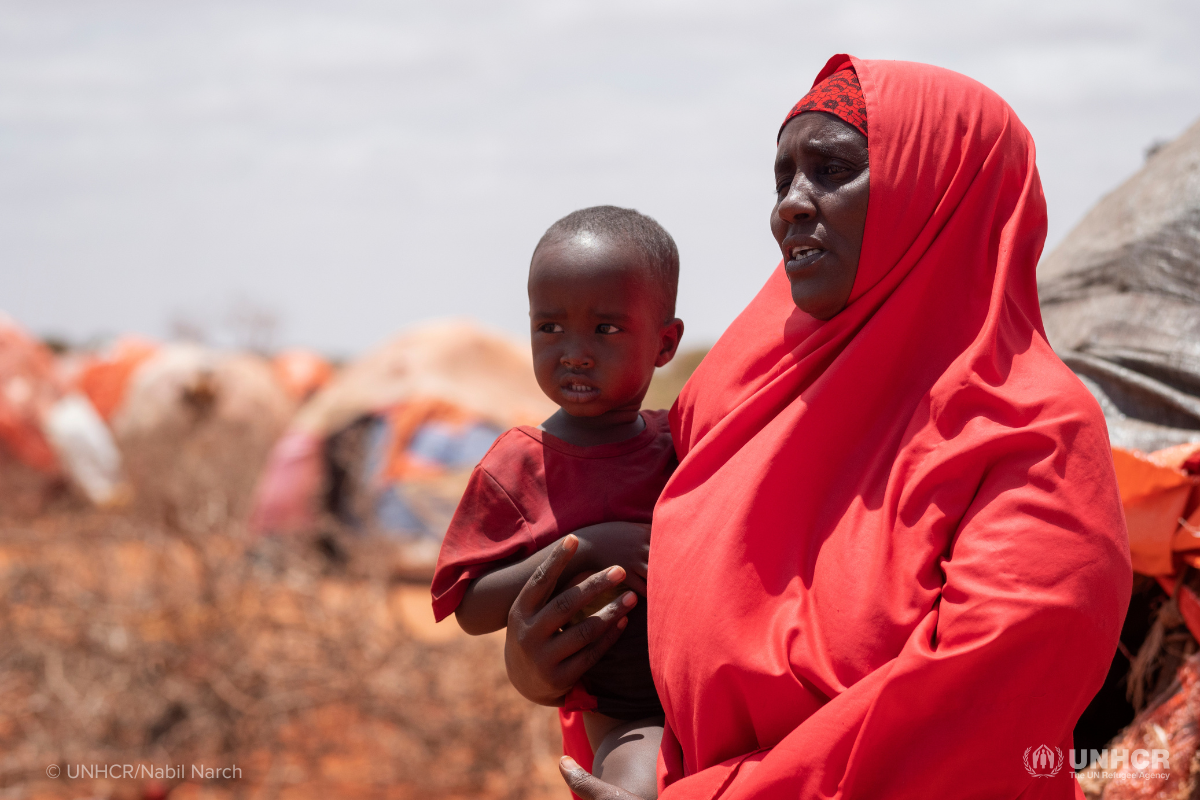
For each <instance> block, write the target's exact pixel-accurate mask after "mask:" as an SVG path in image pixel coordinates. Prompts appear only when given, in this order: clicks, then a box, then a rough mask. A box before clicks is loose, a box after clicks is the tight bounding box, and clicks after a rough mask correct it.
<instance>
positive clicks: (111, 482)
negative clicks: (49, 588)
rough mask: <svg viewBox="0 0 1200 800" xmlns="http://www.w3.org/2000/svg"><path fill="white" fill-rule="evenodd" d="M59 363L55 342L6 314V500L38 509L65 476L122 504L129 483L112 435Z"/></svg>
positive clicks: (0, 380)
mask: <svg viewBox="0 0 1200 800" xmlns="http://www.w3.org/2000/svg"><path fill="white" fill-rule="evenodd" d="M56 367H57V365H56V362H55V358H54V355H53V353H51V352H50V350H49V349H48V348H46V347H45V346H44V345H42V344H41V343H40V342H38V341H37V340H35V339H34V338H33V337H31V336H29V335H28V334H27V333H25V331H23V330H22V329H21V328H20V327H19V326H18V325H17V324H16V323H15V322H13V321H12V320H11V319H10V318H8V317H6V316H4V315H3V314H0V489H2V490H3V497H2V499H0V503H2V504H3V506H4V507H5V508H9V509H13V508H15V509H17V510H19V511H23V512H26V513H34V512H36V511H38V510H40V508H41V506H42V503H43V501H44V499H45V498H46V496H47V495H46V493H47V491H48V490H49V489H51V488H52V487H53V486H54V485H55V484H56V483H57V482H58V481H59V480H60V478H61V477H64V476H65V477H66V478H67V479H68V481H69V483H70V484H71V485H73V486H74V487H75V488H76V489H78V490H79V492H80V493H81V494H82V495H83V496H84V497H86V498H87V499H88V500H90V501H91V502H93V503H95V504H96V505H100V506H105V505H116V504H119V503H121V502H123V501H124V500H125V499H126V497H127V495H128V488H127V486H126V485H125V482H124V479H123V477H122V473H121V457H120V454H119V453H118V452H117V448H116V446H115V445H114V444H113V440H112V435H111V434H110V433H109V430H108V428H107V427H105V425H104V422H103V421H102V420H101V419H100V416H99V415H98V414H97V413H96V410H95V408H93V406H92V404H91V402H90V401H89V400H88V399H87V398H86V397H85V396H83V395H81V394H78V393H74V392H71V391H68V389H67V387H66V386H65V385H64V381H62V380H61V378H60V376H59V375H58V370H57V368H56Z"/></svg>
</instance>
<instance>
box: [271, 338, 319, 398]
mask: <svg viewBox="0 0 1200 800" xmlns="http://www.w3.org/2000/svg"><path fill="white" fill-rule="evenodd" d="M271 368H272V369H273V370H274V371H275V377H276V379H277V380H278V381H279V383H280V384H282V385H283V388H284V390H285V391H287V393H288V394H289V395H291V396H292V397H293V398H295V399H296V400H299V401H301V402H303V401H305V400H307V399H308V398H309V397H310V396H311V395H312V394H313V393H314V392H316V391H317V390H318V389H320V388H321V387H322V386H324V385H325V384H326V383H328V382H329V379H330V378H332V377H333V367H332V366H331V365H330V363H329V362H328V361H326V360H325V359H323V358H321V357H320V356H319V355H317V354H316V353H314V352H312V351H311V350H301V349H293V350H284V351H283V352H282V353H279V354H278V355H277V356H275V357H274V358H273V359H271Z"/></svg>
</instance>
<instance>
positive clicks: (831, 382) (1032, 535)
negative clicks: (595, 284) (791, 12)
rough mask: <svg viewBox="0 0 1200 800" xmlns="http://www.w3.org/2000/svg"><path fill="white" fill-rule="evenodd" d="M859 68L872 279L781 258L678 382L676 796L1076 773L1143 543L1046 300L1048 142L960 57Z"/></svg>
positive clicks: (664, 532)
mask: <svg viewBox="0 0 1200 800" xmlns="http://www.w3.org/2000/svg"><path fill="white" fill-rule="evenodd" d="M846 67H853V69H854V70H855V71H856V73H857V76H858V79H859V81H860V83H861V86H862V92H863V95H864V96H865V99H866V112H867V117H868V118H869V122H870V136H869V152H870V170H871V176H870V186H871V188H870V201H869V206H868V214H867V221H866V231H865V236H864V240H863V248H862V255H861V259H860V262H859V267H858V274H857V277H856V279H855V283H854V288H853V290H852V292H851V295H850V301H849V304H848V305H847V307H846V308H845V310H843V311H842V312H841V313H839V314H837V315H836V316H835V317H833V318H832V319H830V320H829V321H827V322H821V321H819V320H816V319H814V318H812V317H810V316H808V315H807V314H805V313H803V312H801V311H799V310H797V308H796V307H795V306H794V305H793V303H792V300H791V294H790V291H789V286H788V281H787V278H786V276H785V275H784V273H783V270H782V267H779V268H777V269H776V270H775V272H774V273H773V274H772V275H771V277H770V279H768V281H767V283H766V285H765V286H764V287H763V289H762V291H760V292H759V294H758V296H757V297H756V298H755V299H754V301H753V302H751V304H750V305H749V306H748V307H747V308H746V310H745V311H744V312H743V313H742V314H741V316H739V317H738V319H737V320H736V321H735V322H734V323H733V324H732V325H731V326H730V328H729V330H728V331H727V332H726V333H725V335H724V336H722V337H721V340H720V341H719V342H718V343H717V345H716V346H715V347H714V348H713V349H712V351H711V352H710V353H709V355H708V357H707V358H706V359H705V360H704V362H703V363H702V364H701V365H700V368H699V369H698V370H697V371H696V373H695V375H694V376H693V377H692V379H691V380H690V381H689V382H688V384H687V386H686V387H685V388H684V390H683V393H682V394H681V395H680V398H679V401H678V402H677V404H676V406H675V408H674V409H673V410H672V418H671V422H672V425H671V427H672V431H673V432H674V435H675V445H676V448H677V449H678V453H679V457H680V459H681V462H680V465H679V468H678V470H677V471H676V472H675V475H674V476H673V478H672V479H671V481H670V483H668V484H667V487H666V489H665V491H664V492H663V495H662V497H661V499H660V500H659V503H658V506H657V508H656V510H655V516H654V535H653V542H652V545H651V553H650V581H649V586H650V592H649V597H648V601H647V602H648V610H649V617H650V657H651V664H652V666H653V669H654V674H655V680H656V682H657V685H658V689H659V694H660V695H661V697H662V700H663V705H664V707H665V709H666V714H667V731H666V735H665V737H664V740H663V741H664V744H663V750H662V754H661V762H660V779H661V784H662V793H661V794H660V797H662V798H663V800H676V799H677V798H712V797H721V798H729V799H730V800H732V799H733V798H797V797H803V798H811V797H822V798H824V797H831V798H832V797H836V798H880V797H887V798H897V797H914V798H933V797H938V798H943V797H968V796H970V797H987V798H1005V797H1022V798H1030V797H1072V796H1074V792H1075V781H1074V778H1073V774H1072V770H1071V767H1070V764H1069V762H1065V766H1064V759H1065V757H1066V754H1067V752H1068V750H1069V749H1070V747H1071V730H1072V728H1073V726H1074V724H1075V722H1076V720H1077V719H1078V717H1079V714H1080V713H1081V712H1082V711H1083V709H1084V707H1085V706H1086V705H1087V703H1088V702H1089V701H1090V700H1091V698H1092V696H1093V695H1094V694H1095V692H1096V690H1097V689H1098V688H1099V687H1100V685H1101V683H1102V681H1103V679H1104V676H1105V674H1106V672H1107V669H1108V665H1109V662H1110V661H1111V658H1112V655H1113V653H1114V651H1115V649H1116V644H1117V637H1118V635H1119V633H1120V629H1121V622H1122V619H1123V617H1124V612H1125V608H1126V605H1127V602H1128V598H1129V591H1130V581H1131V572H1130V564H1129V549H1128V544H1127V541H1126V534H1125V523H1124V518H1123V515H1122V511H1121V504H1120V499H1119V496H1118V493H1117V484H1116V480H1115V478H1114V474H1113V466H1112V456H1111V454H1110V451H1109V446H1108V437H1107V433H1106V429H1105V426H1104V418H1103V416H1102V415H1101V413H1100V409H1099V408H1098V407H1097V405H1096V403H1095V401H1094V400H1093V399H1092V397H1091V395H1090V394H1089V393H1088V392H1087V390H1086V389H1085V388H1084V387H1083V386H1082V385H1081V384H1080V383H1079V381H1078V380H1077V379H1076V378H1075V377H1074V376H1073V375H1072V374H1071V371H1070V370H1069V369H1067V368H1066V367H1065V366H1064V365H1063V364H1062V362H1061V361H1059V359H1058V358H1057V357H1056V356H1055V355H1054V353H1053V351H1052V350H1051V349H1050V346H1049V345H1048V344H1047V343H1046V338H1045V333H1044V331H1043V329H1042V321H1041V315H1040V313H1039V310H1038V298H1037V289H1036V285H1035V282H1034V268H1035V265H1036V264H1037V260H1038V256H1039V254H1040V253H1041V249H1042V243H1043V240H1044V238H1045V232H1046V210H1045V201H1044V199H1043V197H1042V189H1041V185H1040V183H1039V180H1038V173H1037V168H1036V167H1035V165H1034V149H1033V141H1032V140H1031V138H1030V136H1029V133H1028V132H1027V131H1026V130H1025V127H1024V126H1023V125H1022V124H1021V122H1020V121H1019V120H1018V119H1017V117H1016V115H1015V114H1014V113H1013V111H1012V109H1011V108H1009V107H1008V105H1007V104H1006V103H1005V102H1004V101H1003V100H1001V99H1000V98H999V97H998V96H997V95H995V94H994V93H993V92H991V91H990V90H988V89H987V88H986V87H984V86H982V85H980V84H979V83H976V82H975V81H973V80H970V79H969V78H966V77H964V76H962V75H958V74H956V73H953V72H949V71H947V70H944V69H938V68H936V67H930V66H926V65H923V64H912V63H905V62H898V61H860V60H858V59H855V58H850V57H848V56H835V57H834V58H833V59H831V60H830V62H829V64H828V65H826V67H825V69H824V70H823V71H822V72H821V74H820V75H818V77H817V81H816V82H814V83H819V82H820V81H821V80H823V79H824V78H825V77H827V76H829V75H831V74H833V73H834V72H836V71H838V70H839V69H844V68H846ZM1042 744H1045V745H1048V746H1049V747H1050V748H1052V749H1053V748H1058V749H1059V750H1060V751H1061V753H1062V754H1063V759H1059V767H1060V769H1059V770H1058V771H1057V774H1055V775H1054V776H1052V777H1050V776H1047V777H1034V776H1033V775H1031V773H1030V771H1029V769H1028V768H1027V767H1026V763H1025V758H1024V754H1025V753H1026V752H1027V748H1031V751H1036V750H1037V748H1038V747H1039V746H1040V745H1042ZM1044 763H1045V762H1044V760H1043V761H1041V762H1037V761H1034V762H1033V768H1034V770H1035V771H1037V770H1039V769H1041V768H1042V767H1041V766H1040V765H1044ZM1043 771H1044V770H1043Z"/></svg>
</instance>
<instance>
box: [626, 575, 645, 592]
mask: <svg viewBox="0 0 1200 800" xmlns="http://www.w3.org/2000/svg"><path fill="white" fill-rule="evenodd" d="M625 585H626V586H628V587H629V588H630V589H633V590H634V591H635V592H637V593H638V594H640V595H641V596H642V597H645V596H646V578H645V576H642V575H638V574H637V573H635V572H628V573H626V574H625Z"/></svg>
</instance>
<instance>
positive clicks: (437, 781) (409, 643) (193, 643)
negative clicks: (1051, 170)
mask: <svg viewBox="0 0 1200 800" xmlns="http://www.w3.org/2000/svg"><path fill="white" fill-rule="evenodd" d="M402 566H403V564H402V563H400V559H399V557H398V556H397V555H396V553H395V549H394V547H393V546H392V545H390V544H389V543H388V542H386V541H383V540H362V539H354V538H352V537H351V538H347V537H341V538H334V537H331V536H330V537H324V538H322V539H319V540H306V541H301V540H286V541H279V540H258V541H249V540H246V539H244V538H242V536H241V535H240V534H239V532H238V528H237V527H236V526H229V527H226V528H224V529H223V530H220V531H217V532H212V533H208V534H205V535H200V534H197V533H187V532H184V531H181V530H179V529H173V528H169V527H167V526H165V525H163V524H162V523H158V522H152V521H149V520H147V519H145V518H139V517H136V516H131V515H118V514H104V513H99V512H83V511H60V512H57V513H52V514H49V515H43V516H41V517H38V518H36V519H33V520H31V521H24V522H22V521H18V520H16V519H9V520H8V521H4V520H0V797H47V798H50V797H55V798H58V797H62V798H65V797H81V796H96V797H130V798H133V797H144V798H149V797H161V796H163V793H164V792H169V794H170V797H172V798H177V800H179V799H182V798H190V797H221V798H235V797H236V798H240V797H255V798H258V797H262V798H275V797H280V798H283V797H286V798H299V797H314V798H319V797H380V798H385V797H386V798H391V797H437V798H448V797H483V798H536V797H549V796H554V797H560V798H561V797H565V796H566V795H565V789H564V788H563V787H562V784H561V781H560V779H559V778H558V775H557V770H556V769H555V761H556V759H555V756H556V755H557V754H558V753H560V752H561V749H560V747H561V741H560V739H559V737H558V733H557V725H556V719H555V715H554V712H553V710H552V709H545V708H539V707H535V706H533V705H532V704H530V703H528V702H526V701H524V700H523V699H522V698H520V697H519V696H518V695H517V694H516V692H515V691H514V690H513V689H512V688H511V686H509V684H508V682H507V679H506V676H505V674H504V668H503V656H502V648H501V644H502V640H501V639H498V637H496V636H489V637H480V638H470V637H467V636H465V635H463V634H462V633H461V632H459V631H458V629H457V628H456V627H454V623H453V622H452V621H448V622H447V623H444V624H442V625H438V626H434V625H433V622H432V616H431V612H430V611H429V595H428V589H427V588H426V587H424V586H421V585H413V584H411V583H403V582H400V581H398V580H397V579H396V578H395V577H394V576H395V575H396V574H397V569H398V567H402ZM113 763H115V764H134V765H137V764H148V765H156V766H162V765H167V764H184V765H191V764H201V763H203V764H207V765H216V766H228V765H232V764H236V765H237V766H238V767H239V768H240V769H241V770H242V777H241V778H240V779H234V780H230V781H188V782H186V783H180V782H179V781H175V780H168V781H165V782H163V783H162V784H155V783H153V782H145V781H139V780H134V779H121V780H115V781H114V780H104V779H100V778H97V779H94V780H88V779H76V780H68V779H67V777H66V773H65V771H64V775H63V777H61V778H59V779H57V780H50V779H48V778H47V777H46V768H47V765H49V764H59V765H62V768H63V769H64V770H65V769H66V766H67V765H75V764H85V765H88V764H113Z"/></svg>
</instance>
